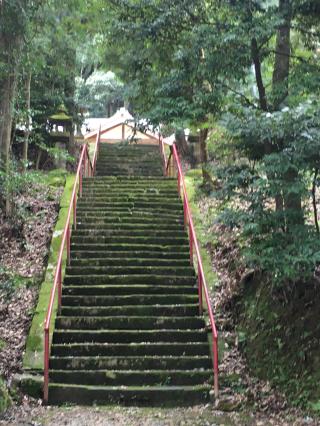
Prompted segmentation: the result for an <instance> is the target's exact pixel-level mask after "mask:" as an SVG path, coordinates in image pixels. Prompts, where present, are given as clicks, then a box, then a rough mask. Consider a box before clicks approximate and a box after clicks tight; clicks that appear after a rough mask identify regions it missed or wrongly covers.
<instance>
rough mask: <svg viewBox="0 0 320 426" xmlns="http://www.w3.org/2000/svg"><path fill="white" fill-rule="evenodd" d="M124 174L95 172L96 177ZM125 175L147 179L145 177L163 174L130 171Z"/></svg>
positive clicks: (118, 172) (147, 171) (120, 173)
mask: <svg viewBox="0 0 320 426" xmlns="http://www.w3.org/2000/svg"><path fill="white" fill-rule="evenodd" d="M124 172H125V170H119V171H117V172H116V171H114V172H111V171H107V172H99V170H97V171H96V175H97V176H122V175H123V174H124ZM127 173H128V175H131V176H135V177H136V176H141V177H147V176H161V175H162V173H163V172H162V171H161V172H160V171H159V173H158V174H157V173H156V172H155V171H149V170H146V171H132V172H131V173H130V172H127Z"/></svg>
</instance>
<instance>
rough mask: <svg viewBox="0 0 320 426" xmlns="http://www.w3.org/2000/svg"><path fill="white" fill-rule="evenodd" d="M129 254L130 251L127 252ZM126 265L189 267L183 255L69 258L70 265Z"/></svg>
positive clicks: (188, 262) (187, 260)
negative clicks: (181, 256) (161, 257)
mask: <svg viewBox="0 0 320 426" xmlns="http://www.w3.org/2000/svg"><path fill="white" fill-rule="evenodd" d="M128 256H130V253H128ZM124 264H125V265H126V267H127V266H136V267H150V266H155V267H157V266H161V267H171V268H176V267H180V268H181V267H185V268H189V267H190V261H189V259H188V258H186V257H184V258H183V259H170V258H169V259H155V258H149V259H144V258H143V257H139V258H138V257H136V258H132V257H129V258H128V257H120V258H115V257H113V258H106V257H105V256H103V257H101V258H100V259H99V258H87V257H86V258H84V259H78V258H77V256H75V255H74V253H73V256H72V258H71V266H77V267H79V266H80V267H101V266H118V267H123V265H124Z"/></svg>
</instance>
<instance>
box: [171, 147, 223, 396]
mask: <svg viewBox="0 0 320 426" xmlns="http://www.w3.org/2000/svg"><path fill="white" fill-rule="evenodd" d="M172 155H173V158H174V160H175V166H176V169H177V180H178V193H179V196H181V195H182V198H183V211H184V225H185V227H187V226H188V228H189V246H190V247H189V248H190V263H191V265H193V261H194V255H195V257H196V260H197V264H198V296H199V312H200V315H202V314H203V294H204V296H205V301H206V305H207V309H208V316H209V320H210V326H211V332H212V354H213V376H214V394H215V397H216V398H217V397H218V395H219V380H218V378H219V367H218V361H219V360H218V332H217V328H216V324H215V320H214V315H213V311H212V306H211V301H210V296H209V291H208V287H207V283H206V279H205V276H204V271H203V265H202V259H201V254H200V250H199V244H198V240H197V236H196V231H195V228H194V224H193V219H192V214H191V210H190V206H189V201H188V195H187V190H186V185H185V180H184V175H183V171H182V167H181V162H180V158H179V154H178V151H177V147H176V145H175V144H173V145H172V147H171V153H170V157H169V159H168V160H167V159H166V157H165V151H164V150H163V156H164V164H166V163H168V165H169V163H170V159H171V156H172ZM165 174H166V175H167V174H168V167H166V173H165ZM181 192H182V194H181Z"/></svg>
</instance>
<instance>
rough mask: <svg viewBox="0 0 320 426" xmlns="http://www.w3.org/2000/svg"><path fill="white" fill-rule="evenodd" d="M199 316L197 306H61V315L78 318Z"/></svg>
mask: <svg viewBox="0 0 320 426" xmlns="http://www.w3.org/2000/svg"><path fill="white" fill-rule="evenodd" d="M198 314H199V305H198V304H183V305H178V304H176V305H170V304H167V305H135V306H131V305H130V306H126V305H116V304H114V306H62V308H61V315H63V316H76V315H77V316H78V317H100V316H101V317H107V316H113V317H117V316H123V315H141V316H148V315H159V316H170V315H172V316H174V317H178V316H182V317H185V316H189V315H190V316H191V315H198Z"/></svg>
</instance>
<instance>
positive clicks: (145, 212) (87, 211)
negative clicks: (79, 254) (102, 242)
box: [77, 206, 183, 221]
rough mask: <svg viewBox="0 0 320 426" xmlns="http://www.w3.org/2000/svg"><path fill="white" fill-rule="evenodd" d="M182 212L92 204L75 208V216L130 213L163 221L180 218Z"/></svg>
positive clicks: (126, 214)
mask: <svg viewBox="0 0 320 426" xmlns="http://www.w3.org/2000/svg"><path fill="white" fill-rule="evenodd" d="M182 214H183V212H182V211H181V212H179V211H178V210H171V209H167V208H165V207H164V208H153V207H150V208H145V209H142V208H137V207H134V208H133V207H132V208H129V207H117V208H113V207H112V206H107V207H106V206H105V207H97V206H93V207H92V208H90V207H88V206H82V207H79V209H78V210H77V217H78V218H80V219H82V218H83V217H84V216H96V217H101V218H105V217H107V216H118V217H120V218H121V217H122V216H128V215H132V216H133V217H139V218H141V219H144V218H152V217H153V218H160V217H161V218H162V220H163V221H170V220H171V219H182V218H183V216H182Z"/></svg>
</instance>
